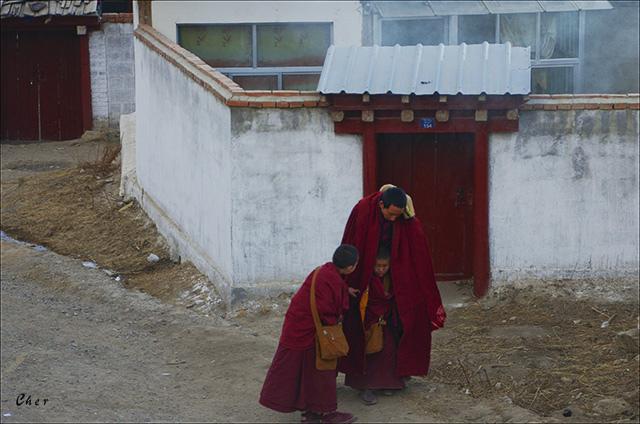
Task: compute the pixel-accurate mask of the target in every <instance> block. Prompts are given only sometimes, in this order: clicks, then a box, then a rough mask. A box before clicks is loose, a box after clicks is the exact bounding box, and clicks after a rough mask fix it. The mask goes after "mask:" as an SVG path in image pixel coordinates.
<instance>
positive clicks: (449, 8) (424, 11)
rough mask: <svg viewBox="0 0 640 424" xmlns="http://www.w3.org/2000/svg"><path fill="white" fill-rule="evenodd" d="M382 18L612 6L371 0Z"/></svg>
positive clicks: (552, 0) (600, 2)
mask: <svg viewBox="0 0 640 424" xmlns="http://www.w3.org/2000/svg"><path fill="white" fill-rule="evenodd" d="M370 3H371V5H372V6H373V8H374V10H376V11H377V12H378V14H379V15H380V16H382V17H383V18H408V17H412V18H421V17H430V16H451V15H487V14H490V13H535V12H570V11H578V10H601V9H612V8H613V6H611V3H609V2H608V1H606V0H594V1H575V0H574V1H563V0H540V1H526V0H523V1H497V0H495V1H493V0H489V1H481V0H479V1H372V2H370Z"/></svg>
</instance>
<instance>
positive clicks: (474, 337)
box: [431, 292, 639, 421]
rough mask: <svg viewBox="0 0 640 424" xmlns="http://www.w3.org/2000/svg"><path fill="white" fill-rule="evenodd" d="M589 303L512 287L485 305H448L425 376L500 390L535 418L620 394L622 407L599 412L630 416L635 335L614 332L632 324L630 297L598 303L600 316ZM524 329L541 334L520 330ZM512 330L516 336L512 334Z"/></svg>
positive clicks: (474, 391)
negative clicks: (454, 307) (446, 334)
mask: <svg viewBox="0 0 640 424" xmlns="http://www.w3.org/2000/svg"><path fill="white" fill-rule="evenodd" d="M593 307H594V304H593V302H589V301H577V300H574V299H568V298H564V299H563V298H556V299H549V298H542V297H538V295H536V294H530V295H522V293H519V294H518V295H517V296H516V295H515V292H514V293H513V294H512V297H511V298H507V299H505V300H503V301H501V302H498V303H497V304H496V305H495V306H493V307H491V308H487V307H486V306H485V307H483V303H481V302H480V303H475V304H472V305H470V306H469V307H467V308H462V309H458V310H455V311H453V313H452V314H451V319H450V325H449V327H448V331H450V332H451V333H452V337H447V338H445V339H444V340H443V341H441V342H437V343H434V352H433V355H434V358H433V366H432V371H431V378H432V379H434V380H435V381H437V382H440V383H443V384H453V385H456V386H458V387H459V388H460V389H461V390H464V389H469V391H470V392H471V395H472V396H474V397H489V396H496V395H497V396H508V397H509V398H510V399H511V400H512V401H513V402H514V403H515V404H516V405H518V406H521V407H523V408H526V409H530V410H532V411H534V412H536V413H537V414H540V415H543V416H550V415H552V414H554V413H557V411H558V410H562V409H564V408H567V407H571V408H574V409H575V408H577V409H579V410H582V411H584V412H585V413H587V414H593V413H594V412H595V411H594V408H593V406H594V403H595V402H597V401H598V400H600V399H602V398H606V397H613V398H617V399H624V400H625V401H627V402H628V403H629V404H630V406H631V408H630V410H629V411H627V412H625V413H622V414H621V415H620V416H614V417H607V418H610V419H615V420H623V419H624V420H626V419H637V417H638V384H639V382H638V372H639V369H638V360H637V355H638V339H637V338H635V339H634V341H631V343H628V340H625V338H623V337H620V336H618V335H617V333H618V332H621V331H626V330H629V329H631V328H635V327H636V326H637V325H638V305H637V302H631V303H624V302H620V303H609V304H604V305H598V306H597V309H598V310H599V311H601V312H604V313H605V314H606V316H603V315H601V314H599V313H597V312H595V311H594V310H593V309H592V308H593ZM614 315H615V317H614V319H613V320H611V323H610V325H609V327H607V328H601V324H602V322H603V321H605V320H607V317H611V316H614ZM513 317H515V319H514V318H513ZM532 327H533V328H534V329H539V330H540V332H541V334H538V335H535V336H533V335H531V334H525V333H526V330H527V329H529V328H532ZM517 328H522V329H523V330H522V331H523V334H522V336H520V337H519V336H517V335H515V336H513V329H517ZM501 332H502V333H503V334H502V335H501ZM625 341H626V342H625ZM600 419H601V418H598V419H596V420H595V421H598V420H600Z"/></svg>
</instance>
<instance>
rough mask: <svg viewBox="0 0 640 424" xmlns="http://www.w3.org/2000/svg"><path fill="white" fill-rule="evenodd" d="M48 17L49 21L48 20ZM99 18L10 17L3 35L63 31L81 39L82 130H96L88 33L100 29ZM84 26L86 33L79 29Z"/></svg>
mask: <svg viewBox="0 0 640 424" xmlns="http://www.w3.org/2000/svg"><path fill="white" fill-rule="evenodd" d="M47 18H49V19H48V20H47ZM99 19H100V18H99V17H98V16H43V17H38V18H31V19H25V18H7V19H3V20H2V31H1V32H2V35H3V36H6V35H7V33H9V32H27V31H29V32H49V31H64V32H67V33H73V34H74V35H75V36H76V37H78V41H79V43H78V53H77V54H78V57H79V62H80V81H78V83H79V85H80V110H81V115H82V116H81V121H82V131H83V132H84V131H87V130H91V129H93V110H92V107H91V65H90V62H89V31H90V30H97V29H100V21H99ZM82 27H84V33H81V31H80V29H81V28H82Z"/></svg>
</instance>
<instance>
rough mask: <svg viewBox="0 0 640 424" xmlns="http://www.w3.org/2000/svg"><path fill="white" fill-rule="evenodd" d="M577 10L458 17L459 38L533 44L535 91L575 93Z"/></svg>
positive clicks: (461, 40) (522, 44)
mask: <svg viewBox="0 0 640 424" xmlns="http://www.w3.org/2000/svg"><path fill="white" fill-rule="evenodd" d="M579 22H580V16H579V14H578V12H553V13H518V14H502V15H499V14H498V15H468V16H459V17H458V31H457V34H458V42H459V43H467V44H478V43H482V42H484V41H488V42H490V43H492V42H497V43H506V42H511V44H513V45H514V46H518V47H527V46H530V47H531V66H532V68H533V69H532V72H531V89H532V91H533V92H534V93H547V94H559V93H573V92H574V91H575V90H576V88H577V87H576V82H577V80H578V77H577V76H578V72H579V66H580V52H579V40H580V33H579V28H580V25H579Z"/></svg>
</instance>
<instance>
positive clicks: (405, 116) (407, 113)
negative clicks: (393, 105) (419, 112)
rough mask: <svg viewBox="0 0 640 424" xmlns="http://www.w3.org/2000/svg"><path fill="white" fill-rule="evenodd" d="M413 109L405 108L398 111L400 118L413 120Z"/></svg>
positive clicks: (407, 120)
mask: <svg viewBox="0 0 640 424" xmlns="http://www.w3.org/2000/svg"><path fill="white" fill-rule="evenodd" d="M413 118H414V116H413V111H412V110H411V109H405V110H403V111H402V112H400V120H401V121H402V122H413Z"/></svg>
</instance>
